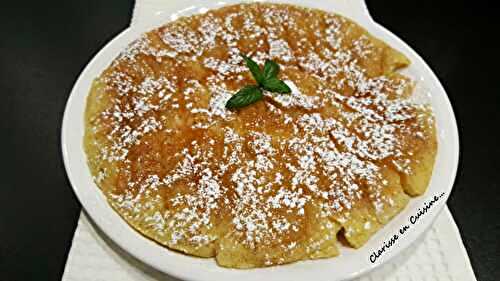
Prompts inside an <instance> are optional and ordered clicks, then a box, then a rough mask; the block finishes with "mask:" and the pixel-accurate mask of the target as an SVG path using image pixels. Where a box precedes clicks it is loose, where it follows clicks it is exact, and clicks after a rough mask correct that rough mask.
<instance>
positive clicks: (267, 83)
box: [262, 78, 292, 94]
mask: <svg viewBox="0 0 500 281" xmlns="http://www.w3.org/2000/svg"><path fill="white" fill-rule="evenodd" d="M262 88H264V89H265V90H268V91H270V92H275V93H280V94H289V93H291V92H292V89H290V87H288V85H287V84H285V82H283V81H281V80H279V79H278V78H271V79H267V80H264V83H263V84H262Z"/></svg>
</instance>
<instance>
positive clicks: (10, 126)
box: [0, 0, 500, 281]
mask: <svg viewBox="0 0 500 281" xmlns="http://www.w3.org/2000/svg"><path fill="white" fill-rule="evenodd" d="M166 1H168V0H166ZM368 6H369V8H370V10H371V13H372V15H373V17H374V18H375V20H376V21H378V22H379V23H381V24H382V25H384V26H385V27H387V28H388V29H389V30H391V31H393V32H394V33H395V34H397V35H398V36H399V37H401V38H402V39H403V40H404V41H406V42H407V43H408V44H409V45H410V46H412V47H413V48H414V49H415V50H416V51H417V52H418V53H419V54H420V55H422V57H423V58H424V59H425V60H426V61H427V62H428V63H429V65H430V66H431V67H432V69H433V70H434V71H435V72H436V74H437V75H438V77H439V78H440V80H441V82H442V83H443V85H444V87H445V88H446V90H447V92H448V95H449V97H450V99H451V102H452V104H453V106H454V109H455V112H456V115H457V119H458V123H459V128H460V137H461V138H460V142H461V159H460V168H459V172H458V176H457V179H456V183H455V187H454V191H453V193H452V195H451V199H450V200H449V203H448V205H449V207H450V209H451V211H452V213H453V215H454V217H455V219H456V222H457V224H458V225H459V227H460V229H461V233H462V237H463V239H464V243H465V246H466V248H467V250H468V252H469V255H470V259H471V262H472V264H473V267H474V270H475V273H476V275H477V278H478V280H481V281H483V280H489V281H497V280H500V269H499V268H500V262H499V260H500V242H499V238H500V223H499V221H498V219H499V215H498V214H500V207H499V205H500V196H499V194H500V185H499V182H500V171H499V168H500V166H499V157H500V153H499V152H500V146H499V144H498V142H499V137H498V135H499V134H498V130H499V129H500V126H499V125H498V124H499V123H500V114H499V110H500V109H499V106H500V99H499V96H500V91H499V90H500V86H499V83H500V79H499V78H498V75H499V70H498V67H499V59H498V57H499V56H500V54H499V51H500V50H499V47H498V46H499V45H498V43H497V41H498V37H499V36H500V31H499V27H500V26H499V24H498V22H499V20H498V17H499V15H498V10H497V9H495V8H494V7H493V4H492V3H487V2H485V1H483V2H482V1H467V4H466V2H465V1H463V2H460V1H453V2H449V3H448V2H444V1H400V0H391V1H388V0H378V1H376V0H374V1H368ZM132 7H133V1H125V0H114V1H111V0H84V1H67V0H60V1H16V0H9V1H4V2H3V3H2V4H1V6H0V116H1V118H0V147H1V149H2V154H1V155H0V156H1V158H0V175H1V177H0V281H18V280H19V281H27V280H60V278H61V275H62V272H63V269H64V265H65V261H66V257H67V254H68V250H69V248H70V243H71V239H72V236H73V231H74V229H75V226H76V222H77V219H78V214H79V211H80V205H79V203H78V201H77V199H76V198H75V196H74V194H73V192H72V190H71V187H70V185H69V183H68V181H67V179H66V174H65V172H64V168H63V163H62V159H61V152H60V139H59V134H60V126H61V120H62V115H63V109H64V105H65V102H66V99H67V97H68V95H69V93H70V90H71V87H72V86H73V83H74V82H75V80H76V78H77V76H78V74H79V73H80V71H81V70H82V69H83V67H84V66H85V64H86V63H87V62H88V61H89V60H90V59H91V58H92V56H93V55H94V54H95V53H96V52H97V51H98V50H99V49H100V48H101V47H102V46H103V45H104V44H105V43H106V42H107V41H108V40H110V39H111V38H113V37H114V36H115V35H116V34H118V33H119V32H120V31H122V30H123V29H124V28H126V27H127V25H128V24H129V21H130V16H131V12H132ZM494 14H495V15H494ZM452 270H453V269H452Z"/></svg>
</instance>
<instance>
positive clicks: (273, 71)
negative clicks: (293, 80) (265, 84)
mask: <svg viewBox="0 0 500 281" xmlns="http://www.w3.org/2000/svg"><path fill="white" fill-rule="evenodd" d="M278 72H280V66H279V65H278V64H277V63H276V62H274V61H272V60H266V63H265V64H264V79H265V80H268V79H271V78H276V76H278Z"/></svg>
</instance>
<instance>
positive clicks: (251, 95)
mask: <svg viewBox="0 0 500 281" xmlns="http://www.w3.org/2000/svg"><path fill="white" fill-rule="evenodd" d="M262 97H263V95H262V91H261V90H260V88H259V87H258V86H255V85H252V86H245V87H243V88H242V89H241V90H239V91H238V92H237V93H236V94H234V95H233V96H232V97H231V98H230V99H229V100H228V101H227V102H226V108H227V109H236V108H241V107H244V106H247V105H249V104H252V103H255V102H257V101H259V100H261V99H262Z"/></svg>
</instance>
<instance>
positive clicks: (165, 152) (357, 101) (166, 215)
mask: <svg viewBox="0 0 500 281" xmlns="http://www.w3.org/2000/svg"><path fill="white" fill-rule="evenodd" d="M240 54H246V55H247V56H250V57H252V58H253V59H254V60H255V61H257V62H258V63H259V64H260V65H262V64H263V63H264V61H265V60H266V59H271V60H274V61H275V62H277V63H279V65H280V67H281V72H280V73H279V78H280V79H282V80H284V81H285V82H286V83H287V85H288V86H289V87H290V88H291V89H292V93H291V94H275V93H270V92H265V93H264V95H265V97H264V100H261V101H259V102H256V103H254V104H252V105H249V106H247V107H244V108H242V109H239V110H228V109H226V108H225V103H226V102H227V100H228V99H229V98H230V97H231V96H232V95H233V94H234V93H235V92H236V91H238V90H239V89H240V88H241V87H242V86H244V85H248V84H253V83H255V81H254V80H253V78H252V76H251V74H250V72H249V71H248V69H247V68H246V66H245V64H244V62H243V59H242V58H241V56H240ZM409 63H410V62H409V60H408V59H407V58H406V57H405V56H404V55H402V54H401V53H399V52H398V51H396V50H394V49H392V48H391V47H390V46H388V45H386V44H385V43H384V42H382V41H380V40H378V39H376V38H374V37H372V36H371V35H370V34H368V33H367V32H366V30H364V29H363V28H361V27H360V26H358V25H357V24H355V23H354V22H352V21H350V20H348V19H346V18H344V17H342V16H339V15H336V14H332V13H327V12H323V11H320V10H314V9H306V8H301V7H297V6H291V5H283V4H264V3H259V4H242V5H234V6H227V7H223V8H220V9H218V10H212V11H208V12H207V13H205V14H202V15H196V16H191V17H187V18H181V19H179V20H176V21H174V22H171V23H167V24H166V25H164V26H162V27H160V28H157V29H155V30H152V31H150V32H148V33H146V34H144V35H143V36H142V37H140V38H139V39H137V40H136V41H134V42H133V43H132V44H130V46H129V47H128V48H127V49H126V50H124V51H123V52H122V53H121V54H120V55H119V57H117V58H116V59H115V60H114V61H113V63H112V64H111V65H110V66H109V67H108V68H107V69H106V70H105V71H104V72H103V73H102V74H101V75H100V76H99V77H97V78H96V79H95V82H94V84H93V86H92V89H91V90H90V94H89V96H88V100H87V107H86V113H85V114H86V115H85V122H86V124H85V125H86V131H85V141H84V143H85V151H86V153H87V157H88V164H89V167H90V169H91V172H92V174H93V176H94V179H95V182H96V183H97V185H98V186H99V188H100V189H101V190H102V192H103V193H104V195H105V196H106V197H107V199H108V201H109V204H110V205H111V206H112V207H113V209H114V210H116V212H118V213H119V214H120V215H121V216H122V217H123V219H124V220H126V221H127V222H128V223H129V224H130V225H131V226H132V227H134V228H135V229H136V230H138V231H139V232H140V233H142V234H143V235H145V236H146V237H148V238H150V239H153V240H154V241H157V242H158V243H160V244H161V245H164V246H166V247H168V248H170V249H174V250H177V251H181V252H183V253H187V254H190V255H194V256H199V257H215V259H216V260H217V263H218V264H219V265H221V266H225V267H234V268H251V267H263V266H270V265H277V264H284V263H290V262H293V261H298V260H305V259H317V258H326V257H332V256H336V255H338V254H339V250H338V244H339V242H338V240H337V238H338V237H339V236H341V237H342V239H341V240H342V241H346V243H348V245H350V246H352V247H354V248H358V247H361V246H362V245H363V244H364V243H365V242H366V241H367V240H368V239H369V238H370V236H372V235H373V234H374V233H375V232H376V231H377V230H378V229H380V228H381V227H382V226H383V225H384V224H386V223H387V222H388V221H389V220H390V219H391V218H392V217H393V216H395V215H396V214H397V213H398V212H400V211H401V210H402V209H403V208H404V207H405V206H406V204H407V203H408V201H409V199H410V196H416V195H420V194H422V193H424V192H425V190H426V188H427V184H428V182H429V179H430V176H431V173H432V169H433V165H434V159H435V154H436V150H437V140H436V135H435V125H434V119H433V115H432V111H431V109H430V107H429V106H426V105H422V104H417V103H415V102H413V101H412V99H411V96H412V91H413V82H412V81H411V80H410V79H409V78H407V77H405V76H403V75H401V74H398V73H397V72H396V71H397V70H398V69H400V68H402V67H405V66H407V65H408V64H409Z"/></svg>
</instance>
